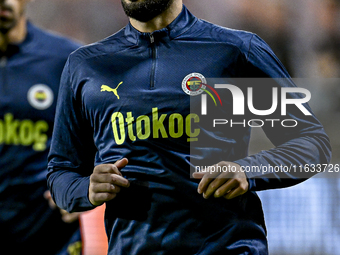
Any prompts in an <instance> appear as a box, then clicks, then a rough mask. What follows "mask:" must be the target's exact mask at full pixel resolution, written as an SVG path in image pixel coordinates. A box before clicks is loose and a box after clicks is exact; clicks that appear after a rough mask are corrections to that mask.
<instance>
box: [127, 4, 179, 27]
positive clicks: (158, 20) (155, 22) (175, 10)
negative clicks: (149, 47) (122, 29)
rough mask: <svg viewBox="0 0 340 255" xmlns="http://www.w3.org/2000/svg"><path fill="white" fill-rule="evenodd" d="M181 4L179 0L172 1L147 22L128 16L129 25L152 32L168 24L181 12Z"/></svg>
mask: <svg viewBox="0 0 340 255" xmlns="http://www.w3.org/2000/svg"><path fill="white" fill-rule="evenodd" d="M182 7H183V4H182V2H181V1H174V2H173V4H172V5H171V6H170V7H169V9H167V10H166V11H165V12H163V13H162V14H160V15H158V16H157V17H155V18H153V19H152V20H150V21H148V22H141V21H138V20H135V19H132V18H130V23H131V25H132V26H133V27H134V28H136V29H137V30H138V31H140V32H144V33H152V32H153V31H156V30H160V29H162V28H165V27H166V26H168V25H169V24H170V23H171V22H172V21H174V19H176V17H177V16H178V15H179V14H180V13H181V11H182Z"/></svg>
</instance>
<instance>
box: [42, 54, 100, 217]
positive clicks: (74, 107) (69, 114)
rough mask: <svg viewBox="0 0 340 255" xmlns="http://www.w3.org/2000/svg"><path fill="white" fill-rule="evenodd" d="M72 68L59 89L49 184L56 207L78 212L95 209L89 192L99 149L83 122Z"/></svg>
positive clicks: (64, 76)
mask: <svg viewBox="0 0 340 255" xmlns="http://www.w3.org/2000/svg"><path fill="white" fill-rule="evenodd" d="M69 66H70V62H69V60H68V61H67V63H66V65H65V68H64V71H63V74H62V77H61V83H60V88H59V97H58V102H57V109H56V116H55V123H54V130H53V137H52V144H51V147H50V152H49V156H48V161H49V162H48V174H47V183H48V186H49V189H50V191H51V194H52V197H53V199H54V201H55V202H56V204H57V205H58V206H59V207H60V208H62V209H65V210H67V211H68V212H74V211H85V210H89V209H92V208H94V206H93V205H92V204H91V203H90V201H89V199H88V188H89V175H91V173H92V171H93V167H94V157H95V149H94V145H93V140H92V133H91V129H90V128H89V127H87V126H86V123H85V121H83V119H84V118H83V116H82V112H81V103H80V93H78V96H79V98H77V92H76V91H77V90H76V87H74V86H73V84H72V79H71V75H70V72H69ZM79 91H80V90H79Z"/></svg>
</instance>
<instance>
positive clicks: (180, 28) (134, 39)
mask: <svg viewBox="0 0 340 255" xmlns="http://www.w3.org/2000/svg"><path fill="white" fill-rule="evenodd" d="M197 20H198V19H197V18H196V17H195V16H194V15H192V14H191V13H190V12H189V10H188V9H187V8H186V7H185V6H184V5H183V8H182V11H181V13H180V14H179V15H178V16H177V17H176V19H175V20H174V21H173V22H171V23H170V24H169V25H168V26H167V27H165V28H163V29H160V30H156V31H154V32H152V34H153V36H154V38H161V37H169V39H170V40H172V39H174V38H176V37H178V36H179V35H181V34H183V33H185V32H186V31H187V30H189V29H190V28H191V27H192V25H193V24H195V23H196V21H197ZM149 34H150V33H142V32H139V31H138V30H137V29H135V28H134V27H133V26H132V25H131V23H130V22H129V24H128V25H127V26H126V27H125V36H126V38H127V40H128V41H129V42H131V43H133V44H139V42H140V41H143V40H147V41H150V36H149Z"/></svg>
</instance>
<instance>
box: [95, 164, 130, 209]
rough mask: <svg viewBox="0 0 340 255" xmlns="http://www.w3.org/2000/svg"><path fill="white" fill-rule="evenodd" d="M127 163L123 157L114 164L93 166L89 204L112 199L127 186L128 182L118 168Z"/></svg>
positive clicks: (99, 203)
mask: <svg viewBox="0 0 340 255" xmlns="http://www.w3.org/2000/svg"><path fill="white" fill-rule="evenodd" d="M127 164H128V160H127V159H126V158H123V159H121V160H118V161H117V162H116V163H114V164H102V165H98V166H96V167H95V168H94V170H93V173H92V174H91V176H90V186H89V200H90V202H91V204H93V205H95V206H98V205H101V204H103V203H104V202H107V201H110V200H112V199H114V198H115V197H116V195H117V193H118V192H119V191H120V189H121V188H122V187H123V188H128V187H129V186H130V183H129V181H128V180H127V179H125V178H124V177H123V176H122V174H121V172H120V169H122V168H124V167H125V166H126V165H127Z"/></svg>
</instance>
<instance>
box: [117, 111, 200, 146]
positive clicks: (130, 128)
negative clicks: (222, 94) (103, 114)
mask: <svg viewBox="0 0 340 255" xmlns="http://www.w3.org/2000/svg"><path fill="white" fill-rule="evenodd" d="M199 120H200V119H199V116H198V115H197V114H193V113H190V114H188V115H187V116H186V117H184V116H183V115H181V114H180V113H173V114H171V115H170V116H168V114H162V115H159V113H158V108H157V107H155V108H152V111H151V116H148V115H140V116H138V117H137V118H135V117H134V116H133V113H132V112H127V113H126V116H125V118H124V115H123V114H122V113H121V112H115V113H113V114H112V116H111V125H112V131H113V137H114V140H115V142H116V144H118V145H121V144H123V143H124V142H125V140H126V138H128V139H129V140H130V141H132V142H134V141H136V140H137V138H138V139H139V140H146V139H148V138H156V139H159V138H169V137H171V138H181V137H183V136H184V135H186V136H187V142H195V141H198V135H199V134H200V129H199V128H195V129H193V128H192V126H193V124H194V123H199ZM126 133H127V136H126Z"/></svg>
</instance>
